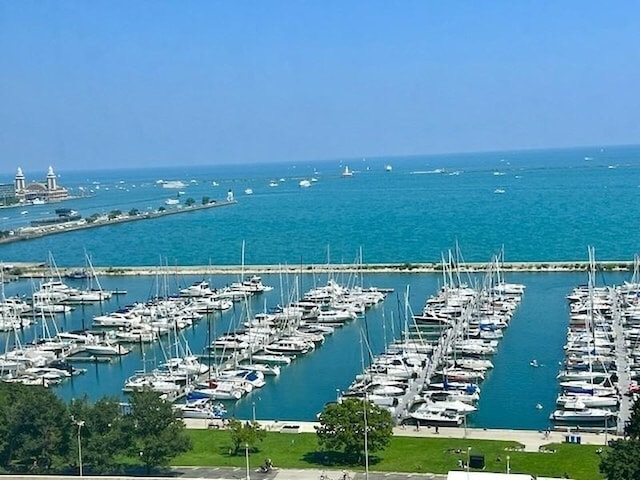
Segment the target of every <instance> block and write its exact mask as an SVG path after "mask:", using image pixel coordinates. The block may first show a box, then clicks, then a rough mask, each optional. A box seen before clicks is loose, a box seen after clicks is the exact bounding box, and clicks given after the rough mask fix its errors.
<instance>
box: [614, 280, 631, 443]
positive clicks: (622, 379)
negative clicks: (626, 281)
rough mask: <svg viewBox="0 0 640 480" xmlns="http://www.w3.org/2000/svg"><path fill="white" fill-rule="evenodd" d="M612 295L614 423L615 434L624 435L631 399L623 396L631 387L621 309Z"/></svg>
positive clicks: (618, 301) (618, 299)
mask: <svg viewBox="0 0 640 480" xmlns="http://www.w3.org/2000/svg"><path fill="white" fill-rule="evenodd" d="M612 295H613V325H612V326H613V332H614V339H615V356H616V372H617V376H618V391H619V392H620V393H621V395H620V406H619V411H618V418H617V422H616V433H617V434H618V435H624V427H625V425H626V423H627V421H628V420H629V418H630V417H631V406H632V405H631V403H632V402H631V397H630V396H629V395H625V393H627V392H628V391H629V386H630V385H631V376H630V374H629V373H630V368H629V357H628V354H627V348H626V345H625V337H624V329H623V325H622V309H621V305H620V295H619V293H618V292H616V291H614V292H613V293H612Z"/></svg>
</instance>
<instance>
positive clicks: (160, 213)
mask: <svg viewBox="0 0 640 480" xmlns="http://www.w3.org/2000/svg"><path fill="white" fill-rule="evenodd" d="M236 203H237V202H236V201H235V200H232V201H224V202H211V203H206V204H204V205H190V206H184V207H181V208H171V209H166V210H156V211H153V212H144V213H136V214H134V215H131V214H124V215H118V216H115V217H113V218H111V217H104V219H98V220H96V221H92V222H89V221H87V220H86V219H82V220H78V221H70V222H63V223H55V224H49V225H43V226H37V227H23V228H19V229H17V230H15V231H14V232H13V234H12V235H7V236H4V237H1V238H0V244H5V243H13V242H20V241H26V240H33V239H35V238H41V237H45V236H48V235H55V234H61V233H67V232H75V231H78V230H86V229H88V228H98V227H108V226H113V225H119V224H121V223H128V222H136V221H140V220H152V219H156V218H160V217H166V216H168V215H177V214H179V213H187V212H195V211H198V210H205V209H209V208H214V207H226V206H229V205H235V204H236Z"/></svg>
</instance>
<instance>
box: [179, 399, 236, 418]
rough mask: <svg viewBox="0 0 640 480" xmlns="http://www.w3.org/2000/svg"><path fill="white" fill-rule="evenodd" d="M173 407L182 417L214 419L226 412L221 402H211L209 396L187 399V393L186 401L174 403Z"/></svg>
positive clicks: (221, 416)
mask: <svg viewBox="0 0 640 480" xmlns="http://www.w3.org/2000/svg"><path fill="white" fill-rule="evenodd" d="M173 408H175V409H176V411H177V412H178V413H179V414H180V416H181V417H182V418H204V419H214V418H223V417H224V415H225V414H226V413H227V410H226V409H225V407H224V405H223V404H222V403H217V404H211V401H210V399H209V398H197V399H195V400H189V395H187V402H186V403H179V404H175V405H174V406H173Z"/></svg>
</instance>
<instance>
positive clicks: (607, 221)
mask: <svg viewBox="0 0 640 480" xmlns="http://www.w3.org/2000/svg"><path fill="white" fill-rule="evenodd" d="M387 164H388V165H391V166H392V171H390V172H389V171H386V170H385V168H384V166H385V165H387ZM345 165H349V167H350V168H351V169H352V170H353V171H354V172H355V173H354V175H353V176H352V177H349V178H343V177H342V176H341V175H340V173H341V171H342V170H343V168H344V166H345ZM54 166H55V165H54ZM25 173H26V174H27V178H28V180H30V179H32V178H34V175H33V174H30V172H28V171H27V172H25ZM58 173H59V174H60V180H59V181H60V184H61V185H63V186H65V187H68V188H69V189H70V190H71V192H72V193H73V194H75V195H80V194H81V193H84V194H88V195H89V196H87V197H84V198H76V199H73V200H69V201H67V202H64V204H59V205H63V206H64V207H68V208H73V209H76V210H78V211H79V212H80V213H81V214H83V215H85V216H89V215H91V214H92V213H98V212H102V213H108V212H110V211H112V210H116V209H120V210H122V211H129V210H130V209H132V208H137V209H139V210H146V209H155V208H158V207H160V206H162V205H163V204H164V201H165V200H166V199H167V198H175V197H176V196H177V195H178V191H183V192H184V194H181V195H180V197H181V198H182V199H183V201H184V199H185V198H188V197H192V198H194V199H195V200H196V201H200V199H201V198H202V197H203V196H208V197H210V198H214V199H224V198H225V197H226V194H227V191H228V190H229V189H231V190H232V191H233V192H234V194H235V197H236V199H237V200H238V204H237V205H233V206H229V207H223V208H214V209H208V210H201V211H196V212H190V213H185V214H182V215H174V216H168V217H163V218H159V219H156V220H151V221H139V222H131V223H126V224H121V225H117V226H110V227H103V228H96V229H88V230H84V231H78V232H72V233H65V234H62V235H53V236H49V237H44V238H41V239H36V240H31V241H28V242H19V243H15V244H8V245H1V246H0V261H4V262H7V263H10V262H12V261H41V262H44V261H47V259H48V257H49V253H52V254H53V255H54V257H55V260H56V262H57V264H58V265H59V266H81V265H83V263H84V251H85V250H86V251H87V252H88V253H89V254H90V255H91V258H92V259H93V263H94V265H97V266H110V265H159V264H161V263H165V264H167V263H168V264H169V265H175V266H177V265H195V264H199V265H221V264H239V263H240V262H241V251H242V242H245V245H246V247H245V263H246V264H289V265H297V264H300V263H304V264H307V263H325V262H327V261H328V260H329V261H331V262H335V263H338V262H346V263H352V262H353V261H354V260H355V259H356V257H357V255H358V251H359V249H360V248H362V251H363V252H364V261H365V262H370V263H379V262H393V263H411V262H439V261H440V258H441V255H442V254H443V253H445V252H446V251H447V250H449V249H451V248H453V246H454V245H455V243H456V242H457V243H458V245H459V246H460V249H461V252H462V254H463V256H464V260H465V261H476V262H488V261H489V260H490V257H491V256H492V255H493V254H495V253H497V252H498V251H500V250H501V249H502V248H504V251H505V254H506V260H507V261H538V262H544V261H577V260H582V261H584V260H586V259H587V246H588V245H593V246H595V248H596V254H597V258H598V259H599V260H631V259H632V258H633V256H634V254H635V253H636V252H637V251H638V244H639V242H638V236H639V232H638V231H637V229H636V228H635V223H634V220H635V218H636V217H637V213H638V212H637V210H638V202H637V197H638V193H639V190H638V188H639V186H640V176H639V175H638V174H639V173H640V147H615V148H613V147H606V148H599V147H592V148H582V149H570V150H548V151H535V152H501V153H482V154H465V155H448V156H445V155H442V156H428V157H411V158H379V159H355V160H354V159H351V160H348V161H347V160H344V161H334V162H317V163H313V164H299V165H292V164H274V165H244V166H233V167H231V166H228V167H200V168H195V167H194V168H189V169H178V168H176V169H148V170H137V171H133V170H122V171H93V172H58ZM312 177H314V178H316V179H317V182H313V183H312V186H311V187H310V188H301V187H299V186H298V182H299V181H300V180H301V179H309V180H310V179H311V178H312ZM281 179H283V180H282V181H281ZM11 180H12V178H11V175H7V178H6V179H2V181H7V182H10V181H11ZM158 180H180V181H182V182H184V184H185V186H184V187H181V188H180V189H179V190H174V189H166V188H162V187H161V185H160V184H159V183H158ZM272 180H274V181H277V182H278V184H279V185H278V186H277V187H270V186H269V183H270V182H271V181H272ZM214 181H215V182H216V183H217V184H218V185H217V186H214V184H213V182H214ZM246 188H251V189H252V190H253V194H252V195H247V194H245V193H244V190H245V189H246ZM59 205H56V206H59ZM53 209H54V206H52V205H40V206H29V207H18V208H12V209H3V210H0V218H1V220H0V229H1V230H7V229H11V228H15V227H17V226H20V225H25V224H27V223H28V221H29V220H33V219H35V218H45V217H49V216H52V214H53ZM24 211H27V212H28V213H24V214H23V213H22V212H24ZM629 276H630V274H622V273H619V274H606V276H604V275H600V276H599V278H598V282H601V283H603V284H604V283H606V284H619V283H621V282H622V281H623V280H625V279H628V278H629ZM169 277H170V278H171V282H169V284H172V285H173V288H172V289H171V290H172V291H171V292H170V293H175V292H177V289H178V288H179V287H180V286H185V285H187V284H189V283H191V282H192V281H194V280H198V279H199V278H194V277H182V276H180V275H177V274H174V273H172V274H169ZM263 278H264V281H265V283H268V284H271V285H273V286H275V287H276V289H275V290H274V291H272V292H270V293H267V294H264V295H263V296H259V297H256V298H255V299H254V300H253V301H252V307H251V308H252V310H253V311H254V312H258V311H262V310H263V309H264V307H265V305H266V306H273V305H275V304H277V303H281V301H282V298H281V295H282V292H285V295H286V292H288V291H289V288H290V285H291V284H292V282H294V279H293V278H285V279H283V278H280V277H279V276H276V275H265V276H263ZM207 279H208V280H210V282H211V284H212V285H214V286H222V285H225V284H227V283H229V282H231V281H235V280H237V278H236V277H230V276H223V275H216V276H212V277H207ZM507 280H508V281H513V282H520V283H524V284H525V285H526V286H527V291H526V293H525V296H524V298H523V302H522V304H521V305H520V307H519V309H518V310H517V312H516V314H515V316H514V318H513V320H512V323H511V325H510V326H509V328H508V329H507V331H506V334H505V338H504V339H503V340H502V342H501V344H500V347H499V351H498V353H497V354H496V356H495V357H494V358H493V361H494V364H495V369H494V370H493V371H492V372H491V373H490V374H489V376H488V378H487V379H486V380H485V382H484V383H483V386H482V396H481V402H480V405H479V407H480V408H479V411H478V412H477V413H476V414H475V415H473V416H472V417H471V418H470V425H475V426H479V427H487V428H523V429H524V428H526V429H543V428H546V427H547V426H548V420H547V418H548V415H549V413H550V412H551V410H552V409H553V404H554V401H555V396H556V394H557V382H556V380H555V375H556V374H557V371H558V362H559V361H561V360H562V358H563V350H562V346H563V344H564V342H565V336H566V328H567V325H568V308H567V305H566V300H565V295H566V294H567V293H569V291H570V290H571V288H573V287H574V286H576V285H578V284H583V283H586V280H587V279H586V273H583V272H575V273H518V274H515V273H514V274H508V275H507ZM101 281H102V284H103V287H105V288H108V289H121V290H122V289H124V290H127V291H128V294H127V295H126V296H121V297H114V299H113V300H111V302H110V303H107V304H104V305H103V306H101V307H100V306H96V307H84V308H78V309H76V310H75V311H74V312H73V313H72V314H71V315H69V316H68V317H67V318H64V319H61V320H60V322H59V324H60V328H63V329H65V330H71V329H74V328H79V327H80V326H82V325H83V324H84V325H85V326H89V325H90V322H91V318H92V315H95V314H96V313H98V312H100V311H101V310H104V311H112V310H114V309H116V308H118V306H119V305H123V304H125V303H127V304H128V303H132V302H134V301H138V300H145V299H147V298H149V297H150V296H153V295H155V294H156V293H157V292H158V288H160V287H159V286H158V285H159V282H158V280H156V279H155V278H153V277H135V278H131V277H109V278H103V279H101ZM300 281H301V283H302V285H301V289H303V291H304V289H306V288H310V287H311V286H312V285H313V284H314V283H316V282H318V283H322V282H324V281H326V276H325V277H324V278H319V277H315V278H314V277H312V276H311V275H309V274H301V275H300ZM361 281H362V283H364V284H365V286H368V285H375V286H380V287H388V288H393V289H394V290H395V293H393V294H391V295H390V296H389V297H388V298H387V300H386V301H385V302H384V304H381V305H380V306H379V307H377V308H376V309H374V310H372V311H371V312H369V313H368V314H367V316H366V318H365V319H359V320H358V321H356V322H354V323H352V324H349V325H347V326H346V327H345V328H343V329H341V330H338V331H337V332H336V333H335V334H334V335H333V336H331V337H329V338H328V339H327V341H326V343H325V344H324V345H323V346H322V347H321V348H319V349H318V350H317V351H315V352H313V353H312V354H310V355H307V356H306V357H304V358H300V359H298V360H296V361H295V362H294V363H293V364H292V365H291V366H289V367H287V368H284V369H283V372H282V374H281V376H280V378H278V379H275V380H274V379H269V381H268V383H267V385H266V386H265V387H264V388H263V389H260V390H259V391H256V392H254V393H252V394H251V395H250V396H248V397H247V398H245V399H243V400H242V401H240V402H238V403H237V404H236V405H234V406H230V408H231V409H232V412H233V413H234V414H235V415H237V416H240V417H244V418H250V417H251V416H252V414H253V411H254V410H255V412H256V416H257V417H258V418H265V419H266V418H272V419H273V418H276V419H290V420H313V419H314V418H315V415H316V413H317V412H318V411H320V410H321V409H322V406H323V405H324V403H326V402H328V401H332V400H334V399H335V396H336V390H340V389H343V388H346V387H347V386H348V385H349V383H351V381H352V380H353V378H354V376H355V375H356V374H357V373H359V372H360V371H361V369H362V360H361V358H362V354H361V351H362V349H365V350H367V349H370V350H371V352H372V353H378V352H380V351H382V350H383V348H384V344H385V342H387V343H388V342H389V341H391V339H392V338H393V336H397V335H398V333H399V331H400V329H401V328H402V326H403V323H404V321H405V318H404V317H405V306H404V299H403V297H404V294H405V291H406V290H407V289H408V290H409V299H410V302H409V303H410V309H411V310H413V311H419V310H420V309H421V308H422V306H423V305H424V302H425V300H426V298H427V297H428V296H430V295H432V294H434V293H435V292H436V291H437V289H438V288H439V287H440V285H441V283H442V281H441V277H440V276H439V275H436V274H406V273H405V274H365V276H364V278H362V279H361ZM281 286H282V287H281ZM34 287H35V286H34V285H33V284H32V283H31V282H27V281H22V282H15V283H12V284H9V285H7V286H6V294H7V295H12V294H29V293H30V292H31V291H32V289H33V288H34ZM242 317H243V315H242V312H241V311H240V309H238V310H232V311H229V312H226V313H224V314H222V315H218V316H216V317H212V318H211V319H209V320H204V321H202V322H200V323H199V324H198V325H197V326H196V327H194V328H192V329H190V330H188V331H187V332H186V333H185V334H186V335H187V338H188V340H189V343H190V345H191V348H192V350H193V351H194V352H196V353H203V347H204V345H205V344H206V343H207V340H208V338H209V337H210V336H215V335H217V334H221V333H224V332H226V330H227V329H229V328H231V327H233V326H234V325H236V324H237V322H239V321H240V320H241V319H242ZM41 328H42V322H40V324H39V325H38V326H36V327H33V328H31V329H28V330H27V331H25V332H24V334H23V335H24V340H29V339H30V338H33V336H34V335H35V334H36V332H37V331H39V329H41ZM363 332H364V333H363ZM363 336H364V337H365V338H367V339H368V341H367V346H364V347H361V338H362V337H363ZM5 338H6V337H1V339H2V341H3V343H4V342H5ZM166 348H170V347H168V346H165V349H166ZM161 357H162V350H161V348H160V346H159V345H156V346H155V347H154V348H151V349H148V351H145V352H144V353H143V352H142V351H141V350H140V349H139V348H138V349H137V350H136V351H134V352H132V353H131V354H129V355H127V356H125V357H124V358H122V359H121V360H118V361H114V362H113V363H111V364H100V365H94V364H90V365H86V366H85V367H86V368H88V371H87V373H86V374H85V375H83V376H80V377H76V378H75V379H73V381H72V382H68V383H66V384H64V385H62V386H59V387H55V388H56V391H57V392H58V393H59V394H60V395H61V396H62V397H63V398H66V399H69V398H73V397H78V396H81V395H85V394H86V395H88V396H89V397H90V398H92V399H96V398H99V397H101V396H103V395H118V396H120V395H121V393H120V388H121V387H122V383H123V381H124V380H125V379H126V378H127V377H128V376H129V375H131V374H133V373H134V371H136V370H140V369H142V368H143V367H145V366H146V367H147V368H150V367H151V366H153V365H152V364H153V362H154V361H156V360H159V359H161ZM143 358H144V362H143ZM534 358H535V359H537V361H538V363H539V364H541V365H542V366H541V367H540V368H537V369H533V368H532V367H530V366H529V361H530V360H531V359H534ZM537 403H540V404H541V405H543V408H542V409H536V408H535V405H536V404H537Z"/></svg>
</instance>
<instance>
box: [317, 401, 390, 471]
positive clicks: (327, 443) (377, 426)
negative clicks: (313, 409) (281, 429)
mask: <svg viewBox="0 0 640 480" xmlns="http://www.w3.org/2000/svg"><path fill="white" fill-rule="evenodd" d="M319 421H320V426H318V427H316V433H317V436H318V443H319V444H320V446H321V447H322V448H323V449H325V450H334V451H340V452H343V453H344V454H345V455H346V456H347V457H349V458H357V459H358V461H359V462H360V463H363V461H364V457H365V431H366V434H367V442H366V447H367V451H368V452H369V453H372V452H376V451H380V450H383V449H384V448H386V447H387V445H388V444H389V442H390V441H391V436H392V432H393V421H392V419H391V414H390V413H389V412H388V411H387V410H384V409H382V408H380V407H378V406H377V405H374V404H373V403H371V402H369V401H366V400H363V399H358V398H346V399H344V400H342V402H340V403H331V404H328V405H327V406H325V408H324V410H323V411H322V413H321V414H320V418H319ZM365 425H366V428H365Z"/></svg>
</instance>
